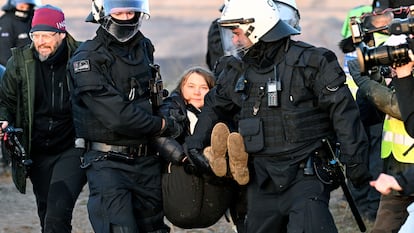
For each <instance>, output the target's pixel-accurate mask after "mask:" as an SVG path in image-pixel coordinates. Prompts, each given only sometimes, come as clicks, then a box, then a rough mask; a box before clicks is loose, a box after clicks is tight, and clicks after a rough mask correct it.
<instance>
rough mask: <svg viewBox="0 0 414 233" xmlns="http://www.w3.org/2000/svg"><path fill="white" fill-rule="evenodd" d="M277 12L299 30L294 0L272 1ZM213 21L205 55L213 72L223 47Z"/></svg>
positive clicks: (298, 17)
mask: <svg viewBox="0 0 414 233" xmlns="http://www.w3.org/2000/svg"><path fill="white" fill-rule="evenodd" d="M228 1H229V0H224V4H223V5H222V6H221V7H220V9H219V10H220V12H222V11H223V8H224V6H225V4H226V3H227V2H228ZM274 2H275V3H276V6H277V8H278V10H279V14H280V18H281V19H282V20H284V21H285V22H286V23H287V24H289V25H290V26H292V27H294V28H296V29H297V30H298V31H300V30H301V28H300V25H299V20H300V15H299V11H298V7H297V5H296V1H295V0H274ZM219 19H220V18H217V19H214V20H213V21H212V22H211V24H210V27H209V29H208V34H207V53H206V63H207V66H208V67H209V68H210V70H214V66H215V64H216V62H217V61H218V59H219V58H220V57H222V56H223V55H224V51H223V45H222V44H221V38H220V30H219V26H218V23H217V20H219Z"/></svg>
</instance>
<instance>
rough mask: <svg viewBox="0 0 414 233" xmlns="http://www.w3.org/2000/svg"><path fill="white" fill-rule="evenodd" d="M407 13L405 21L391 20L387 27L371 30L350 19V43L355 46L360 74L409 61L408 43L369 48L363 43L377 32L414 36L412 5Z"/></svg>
mask: <svg viewBox="0 0 414 233" xmlns="http://www.w3.org/2000/svg"><path fill="white" fill-rule="evenodd" d="M409 12H410V13H409V14H408V17H407V18H405V19H393V20H392V21H391V23H389V24H388V25H386V26H384V27H380V28H375V29H372V30H368V29H365V28H364V27H363V26H362V25H361V23H359V22H358V21H357V20H356V17H352V18H351V20H350V28H351V32H352V41H353V43H354V45H355V46H356V53H357V57H358V62H359V65H360V68H361V73H366V72H367V71H368V70H371V69H372V68H373V67H374V66H381V65H382V66H391V67H398V66H401V65H404V64H407V63H408V62H410V61H411V60H410V58H409V54H408V51H409V50H410V49H411V48H410V46H409V44H408V43H403V44H400V45H395V46H391V45H380V46H378V47H373V46H371V47H370V46H368V45H367V44H366V43H365V42H364V40H365V38H369V37H372V33H374V32H378V31H386V32H387V34H388V35H402V34H405V35H409V34H414V17H413V16H414V5H413V6H410V7H409ZM365 41H366V40H365Z"/></svg>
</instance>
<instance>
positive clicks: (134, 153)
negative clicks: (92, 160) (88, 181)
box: [90, 142, 148, 158]
mask: <svg viewBox="0 0 414 233" xmlns="http://www.w3.org/2000/svg"><path fill="white" fill-rule="evenodd" d="M90 149H91V150H95V151H101V152H111V153H118V154H121V155H124V156H127V157H130V158H135V157H140V156H146V155H148V146H147V144H139V145H133V146H119V145H108V144H106V143H102V142H91V143H90Z"/></svg>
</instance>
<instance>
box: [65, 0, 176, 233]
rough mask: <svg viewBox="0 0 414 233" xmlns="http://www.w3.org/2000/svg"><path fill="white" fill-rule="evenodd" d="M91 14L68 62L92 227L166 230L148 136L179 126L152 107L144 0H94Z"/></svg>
mask: <svg viewBox="0 0 414 233" xmlns="http://www.w3.org/2000/svg"><path fill="white" fill-rule="evenodd" d="M92 16H93V17H94V20H93V21H96V22H98V23H99V24H100V26H99V28H98V29H97V31H96V36H95V37H94V38H93V39H92V40H88V41H86V42H85V43H83V44H82V45H81V47H80V48H79V49H78V50H77V52H76V53H75V54H74V56H73V57H72V59H71V62H70V66H69V71H70V75H71V76H72V79H73V81H74V96H73V111H74V121H75V128H76V133H77V135H78V136H79V137H81V138H84V139H85V141H86V143H87V145H88V148H89V151H88V152H86V153H85V155H84V163H83V168H85V169H86V174H87V177H88V184H89V188H90V196H89V202H88V213H89V218H90V221H91V223H92V227H93V229H94V232H97V233H109V232H111V233H120V232H123V233H136V232H160V233H161V232H169V227H168V226H167V225H165V224H164V220H163V217H164V215H163V211H162V192H161V163H160V159H159V157H157V156H156V152H155V151H154V150H153V149H152V148H150V147H149V146H148V143H149V140H151V138H153V137H157V136H159V135H162V136H172V137H175V136H177V135H179V134H180V133H181V130H182V129H180V128H179V127H178V126H177V124H174V123H173V122H174V121H173V120H172V119H171V118H167V117H165V118H162V117H159V116H156V115H154V114H153V113H152V111H153V107H154V106H152V105H151V101H150V96H151V95H153V94H157V93H154V92H153V91H152V90H153V88H152V86H151V88H150V86H149V85H150V84H149V83H150V81H151V80H153V77H154V76H155V73H154V71H155V69H154V68H152V67H154V66H153V65H152V63H153V61H154V58H153V52H154V47H153V45H152V43H151V41H150V40H149V39H148V38H146V37H145V36H144V35H143V34H142V33H141V31H140V26H141V23H142V21H143V20H145V19H148V18H149V4H148V0H123V1H119V0H104V1H103V2H102V1H98V0H95V1H93V4H92ZM87 21H89V19H87ZM150 90H151V91H150ZM153 104H155V103H154V102H153Z"/></svg>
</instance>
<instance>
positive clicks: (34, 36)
mask: <svg viewBox="0 0 414 233" xmlns="http://www.w3.org/2000/svg"><path fill="white" fill-rule="evenodd" d="M56 34H57V32H53V33H47V34H46V33H44V34H41V33H35V32H31V33H29V36H30V39H31V40H32V41H39V40H40V39H43V41H44V42H46V43H48V42H50V41H51V40H52V39H53V37H54V36H55V35H56Z"/></svg>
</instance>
